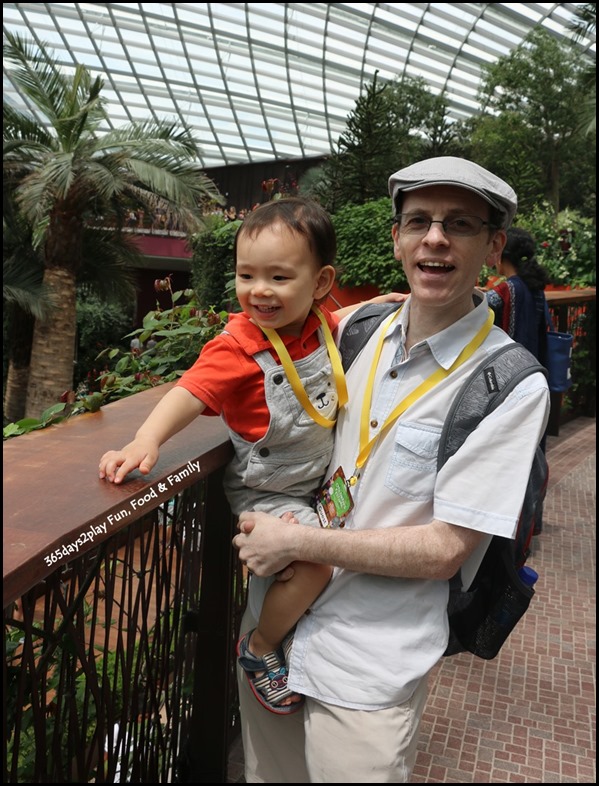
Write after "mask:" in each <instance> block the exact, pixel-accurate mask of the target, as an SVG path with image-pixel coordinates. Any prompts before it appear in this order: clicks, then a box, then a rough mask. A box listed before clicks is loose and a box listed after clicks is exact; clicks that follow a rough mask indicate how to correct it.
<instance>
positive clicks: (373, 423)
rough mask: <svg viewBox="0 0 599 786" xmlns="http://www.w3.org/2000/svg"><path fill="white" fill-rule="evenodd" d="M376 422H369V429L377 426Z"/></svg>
mask: <svg viewBox="0 0 599 786" xmlns="http://www.w3.org/2000/svg"><path fill="white" fill-rule="evenodd" d="M378 424H379V422H378V420H371V421H370V428H376V427H377V426H378Z"/></svg>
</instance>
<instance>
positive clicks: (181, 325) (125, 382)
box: [98, 278, 228, 403]
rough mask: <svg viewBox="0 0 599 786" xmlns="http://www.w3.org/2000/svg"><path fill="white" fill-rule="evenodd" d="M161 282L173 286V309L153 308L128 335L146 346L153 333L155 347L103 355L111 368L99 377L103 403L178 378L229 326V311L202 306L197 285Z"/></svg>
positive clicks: (111, 351)
mask: <svg viewBox="0 0 599 786" xmlns="http://www.w3.org/2000/svg"><path fill="white" fill-rule="evenodd" d="M161 283H165V284H168V287H169V290H168V291H170V292H171V299H172V307H171V308H168V309H164V310H162V309H160V308H157V309H156V310H155V311H150V312H149V313H148V314H146V316H145V317H144V320H143V327H141V328H139V329H138V330H134V331H133V332H131V333H129V334H128V338H129V337H132V336H137V337H138V338H139V340H140V341H141V343H142V345H143V344H145V342H146V341H147V340H148V339H149V338H150V336H153V338H154V339H155V340H156V342H157V343H156V346H155V347H153V348H151V349H146V350H145V351H144V350H136V349H133V350H130V349H129V350H123V349H120V348H118V347H116V348H113V349H105V350H104V351H103V352H101V353H100V354H99V355H98V361H100V362H102V363H104V362H106V363H107V364H108V365H109V367H110V370H108V371H105V372H103V373H102V374H101V375H100V390H101V395H102V399H103V403H108V401H112V400H115V399H120V398H125V397H126V396H130V395H132V394H133V393H139V392H140V391H142V390H146V389H147V388H150V387H156V386H157V385H162V384H164V383H165V382H172V381H174V380H175V379H178V377H180V376H181V375H182V374H183V372H184V371H186V370H187V369H188V368H190V367H191V366H192V365H193V364H194V363H195V361H196V360H197V357H198V355H199V353H200V350H201V349H202V347H203V346H204V344H205V343H206V342H207V341H209V340H210V339H212V338H214V337H215V336H216V335H218V333H220V332H221V330H222V329H223V328H224V326H225V324H226V320H227V317H228V313H227V312H226V311H221V312H216V311H215V310H214V309H213V308H209V309H200V308H199V307H198V304H197V300H196V298H195V293H194V291H193V290H192V289H186V290H184V291H178V292H172V290H170V279H168V278H167V279H165V280H164V282H161ZM164 288H166V287H164ZM183 300H185V301H186V302H182V301H183ZM180 301H181V302H180Z"/></svg>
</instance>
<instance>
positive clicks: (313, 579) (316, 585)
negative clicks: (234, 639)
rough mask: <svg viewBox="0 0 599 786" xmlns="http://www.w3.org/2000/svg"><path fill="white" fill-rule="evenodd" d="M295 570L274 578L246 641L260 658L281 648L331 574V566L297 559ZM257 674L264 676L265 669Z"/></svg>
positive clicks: (295, 698)
mask: <svg viewBox="0 0 599 786" xmlns="http://www.w3.org/2000/svg"><path fill="white" fill-rule="evenodd" d="M293 569H294V571H295V572H294V574H293V576H292V577H291V578H290V579H289V580H288V581H275V582H274V584H271V586H270V587H269V588H268V590H267V592H266V596H265V598H264V603H263V605H262V612H261V614H260V619H259V621H258V625H257V627H256V628H255V630H254V631H253V632H252V634H251V636H250V638H249V640H248V644H247V647H248V650H249V652H251V653H252V655H255V656H256V657H258V658H261V657H263V656H264V655H266V654H267V653H269V652H276V650H278V649H279V647H280V646H281V644H282V643H283V639H284V638H285V636H286V635H287V634H288V633H289V631H290V630H292V628H293V627H294V625H295V624H296V622H297V621H298V620H299V619H300V617H301V616H302V614H304V612H305V611H306V610H307V609H308V608H309V607H310V605H311V604H312V603H313V602H314V601H315V600H316V598H317V597H318V596H319V595H320V593H321V592H322V591H323V589H324V588H325V587H326V585H327V584H328V582H329V579H330V578H331V573H332V568H330V567H329V566H328V565H317V564H315V563H313V562H294V563H293ZM255 676H256V677H258V678H259V677H261V676H262V672H256V674H255ZM301 700H302V698H301V696H299V695H297V694H293V695H291V696H288V697H287V698H285V699H283V700H282V701H281V702H280V704H281V706H288V705H290V704H295V703H296V702H299V701H301Z"/></svg>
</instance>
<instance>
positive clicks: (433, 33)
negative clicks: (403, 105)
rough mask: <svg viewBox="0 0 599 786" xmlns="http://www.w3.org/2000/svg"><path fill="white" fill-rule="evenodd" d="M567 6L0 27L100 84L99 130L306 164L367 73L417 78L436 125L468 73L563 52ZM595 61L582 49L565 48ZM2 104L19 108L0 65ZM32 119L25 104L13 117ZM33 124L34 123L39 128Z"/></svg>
mask: <svg viewBox="0 0 599 786" xmlns="http://www.w3.org/2000/svg"><path fill="white" fill-rule="evenodd" d="M580 5H582V4H581V3H4V4H3V6H4V30H9V31H12V32H19V33H21V34H23V35H27V36H29V37H31V38H33V39H34V40H35V41H37V42H38V43H46V44H49V45H50V48H51V49H52V50H53V54H54V56H55V57H56V58H57V59H58V60H59V61H60V63H61V65H62V66H63V67H64V68H65V69H66V70H68V69H69V68H72V67H73V64H74V63H81V64H84V65H85V66H87V67H88V68H89V69H90V70H91V71H92V73H93V74H94V75H96V74H100V75H101V76H102V77H103V78H104V79H105V82H106V84H105V88H104V91H103V96H104V97H105V98H106V99H107V102H108V111H109V118H110V120H109V122H110V125H111V126H112V127H118V126H119V125H122V124H123V123H125V122H127V121H131V120H145V119H148V118H150V117H153V118H161V119H162V118H169V119H174V120H176V121H177V122H178V123H181V124H185V125H187V126H190V127H191V128H192V129H193V130H194V132H195V136H196V138H197V139H198V141H199V144H200V146H201V162H202V165H203V166H204V167H214V166H223V165H230V164H241V163H250V162H260V161H272V160H273V159H294V158H306V157H311V156H320V155H323V154H327V153H329V152H330V151H331V149H333V148H334V146H335V144H336V142H337V139H338V138H339V135H340V134H341V133H342V132H343V130H344V128H345V123H346V120H347V116H348V114H349V112H350V111H351V110H352V109H353V107H354V106H355V101H356V100H357V98H358V97H359V95H360V92H361V90H362V88H363V87H364V85H365V84H367V83H368V82H370V81H371V80H372V78H373V77H374V74H375V72H376V71H377V70H378V71H379V75H380V78H381V79H394V78H396V77H402V76H403V75H409V76H414V77H423V78H424V79H425V80H426V81H427V83H428V85H429V87H430V89H431V91H432V92H433V93H435V94H440V93H444V94H445V96H446V98H447V100H448V104H449V114H450V117H452V118H454V119H461V118H466V117H469V116H471V115H472V114H475V113H476V112H478V110H479V107H478V103H477V91H478V86H479V83H480V78H481V67H482V66H483V65H484V64H486V63H491V62H493V61H495V60H496V59H497V58H498V57H500V56H502V55H505V54H508V53H509V52H510V51H512V50H513V49H514V48H516V47H518V46H520V45H521V44H522V42H523V40H524V38H525V37H526V35H527V34H528V33H529V31H530V30H531V29H532V28H534V27H537V26H541V27H543V28H544V29H546V30H548V31H549V32H550V33H552V34H553V35H555V36H557V37H558V38H560V39H563V40H568V41H572V33H571V31H570V29H569V23H570V22H571V20H572V18H573V15H574V13H575V11H576V8H577V6H580ZM573 45H575V46H578V47H579V48H580V49H581V50H582V51H583V52H585V53H587V54H588V55H589V56H591V57H593V58H594V57H595V38H594V36H593V37H592V38H587V39H583V40H582V41H580V42H578V43H576V44H573ZM4 95H5V98H8V99H9V100H12V101H14V102H15V103H16V104H17V106H19V107H20V108H22V109H24V108H25V107H26V106H27V105H26V103H25V101H24V98H23V97H22V96H20V95H19V93H18V91H17V90H16V89H15V86H14V84H13V83H12V81H11V78H10V68H8V69H7V65H6V63H5V64H4ZM27 108H28V109H29V110H30V111H32V112H33V111H34V110H33V107H31V106H28V107H27ZM39 119H40V120H43V119H42V118H39Z"/></svg>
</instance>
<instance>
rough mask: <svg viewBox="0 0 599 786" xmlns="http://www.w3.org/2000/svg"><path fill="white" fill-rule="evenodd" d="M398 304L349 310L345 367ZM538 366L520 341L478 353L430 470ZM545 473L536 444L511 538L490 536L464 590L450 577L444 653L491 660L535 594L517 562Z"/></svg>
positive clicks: (530, 577)
mask: <svg viewBox="0 0 599 786" xmlns="http://www.w3.org/2000/svg"><path fill="white" fill-rule="evenodd" d="M400 305H401V304H399V303H384V304H378V303H369V304H367V305H366V306H363V307H362V308H360V309H357V310H356V311H355V312H354V313H353V314H352V315H351V316H350V317H349V320H348V322H347V324H346V327H345V330H344V332H343V335H342V337H341V341H340V344H339V353H340V355H341V359H342V362H343V368H344V369H345V370H346V371H347V369H348V368H349V367H350V365H351V364H352V362H353V360H354V359H355V357H356V356H357V355H358V353H359V352H360V350H361V349H362V348H363V347H364V345H365V344H366V342H367V341H368V339H369V338H370V336H371V335H372V333H373V331H374V330H375V329H376V327H377V326H378V325H379V324H380V323H381V321H382V320H383V319H385V317H386V316H388V315H389V314H391V312H393V311H395V310H397V308H399V306H400ZM537 371H541V372H542V373H544V374H545V375H546V373H547V372H546V370H545V369H544V367H543V366H542V365H541V364H540V363H539V362H538V361H537V360H536V358H535V357H534V356H533V355H532V354H531V353H530V352H529V351H528V350H527V349H525V348H524V347H523V346H522V345H521V344H516V343H513V344H507V345H505V346H503V347H500V348H499V349H498V350H496V351H495V352H494V353H492V354H491V355H490V356H489V357H487V358H485V359H484V360H483V361H482V362H481V363H480V364H479V365H478V366H477V368H475V369H474V371H473V372H472V373H471V374H470V376H469V377H468V379H467V380H466V381H465V382H464V384H463V386H462V387H461V388H460V390H459V392H458V393H457V395H456V397H455V399H454V401H453V403H452V406H451V409H450V411H449V413H448V415H447V418H446V420H445V424H444V426H443V431H442V433H441V440H440V443H439V453H438V456H437V471H438V470H440V469H441V467H442V466H443V464H444V463H445V462H446V461H447V459H448V458H450V457H451V456H453V455H454V453H456V451H457V450H458V449H459V448H460V446H461V445H462V443H463V442H464V440H465V439H466V437H467V436H468V435H469V434H470V433H471V432H472V431H474V429H475V428H476V427H477V426H478V424H479V423H480V422H481V420H482V419H483V418H484V417H485V416H486V415H487V414H489V412H492V411H493V410H494V409H495V408H496V407H497V406H499V404H501V402H502V401H503V400H504V399H505V398H506V396H507V395H508V394H509V393H510V392H511V391H512V390H513V388H514V387H515V386H516V385H517V384H518V383H519V382H520V381H521V380H522V379H523V378H524V377H526V376H528V374H533V373H535V372H537ZM548 478H549V471H548V466H547V460H546V458H545V454H544V452H543V451H542V449H541V448H540V447H538V448H537V450H536V453H535V457H534V460H533V464H532V467H531V471H530V476H529V479H528V485H527V487H526V494H525V496H524V502H523V505H522V510H521V512H520V517H519V520H518V526H517V529H516V536H515V538H514V539H513V540H512V539H511V538H502V537H499V536H498V535H494V536H493V537H492V538H491V542H490V544H489V547H488V548H487V551H486V552H485V556H484V558H483V560H482V562H481V564H480V567H479V569H478V571H477V573H476V576H475V577H474V580H473V581H472V584H471V585H470V587H469V589H468V590H467V591H465V592H464V591H462V581H461V576H460V573H459V572H458V574H456V576H454V578H453V579H452V580H451V581H450V592H449V601H448V604H447V614H448V617H449V631H450V633H449V643H448V645H447V649H446V651H445V653H444V654H445V655H455V654H456V653H458V652H464V651H468V652H471V653H473V654H474V655H477V656H478V657H479V658H484V659H485V660H489V659H491V658H494V657H495V656H496V655H497V653H498V652H499V650H500V649H501V647H502V646H503V644H504V643H505V641H506V639H507V638H508V636H509V635H510V633H511V632H512V630H513V629H514V628H515V626H516V624H517V623H518V622H519V620H520V619H521V618H522V616H523V615H524V613H525V612H526V610H527V609H528V607H529V604H530V601H531V600H532V597H533V595H534V593H535V590H534V587H533V584H534V580H535V578H536V574H535V572H534V571H531V570H530V569H529V568H527V567H526V568H525V567H524V565H525V562H526V560H527V558H528V555H529V553H530V544H531V540H532V535H533V531H534V528H535V523H538V524H539V525H540V522H541V518H542V515H543V501H544V499H545V494H546V491H547V482H548ZM523 569H524V570H523Z"/></svg>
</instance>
